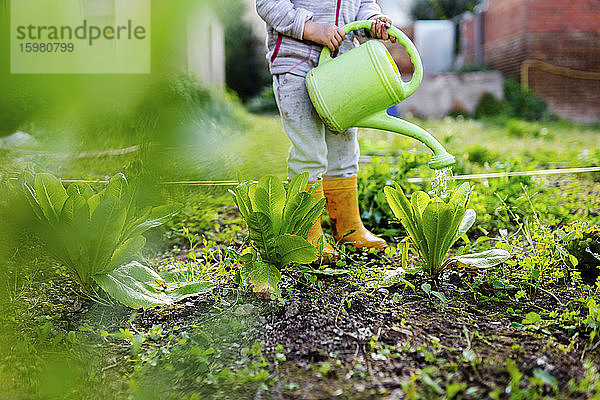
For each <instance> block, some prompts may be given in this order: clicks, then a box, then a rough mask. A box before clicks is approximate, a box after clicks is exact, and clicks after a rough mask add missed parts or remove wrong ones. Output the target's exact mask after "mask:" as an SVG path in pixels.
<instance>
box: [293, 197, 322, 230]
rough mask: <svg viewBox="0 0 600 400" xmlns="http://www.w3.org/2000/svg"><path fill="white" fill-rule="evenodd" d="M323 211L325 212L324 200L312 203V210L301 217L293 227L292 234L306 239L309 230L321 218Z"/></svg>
mask: <svg viewBox="0 0 600 400" xmlns="http://www.w3.org/2000/svg"><path fill="white" fill-rule="evenodd" d="M323 210H325V199H324V198H323V199H321V200H319V201H317V202H316V203H314V205H313V206H312V208H311V209H310V210H309V211H308V212H307V213H306V214H305V215H304V216H303V217H302V219H301V220H300V222H299V223H298V224H296V225H295V226H294V229H293V231H292V233H294V234H296V235H298V236H300V237H303V238H305V239H306V238H307V237H308V232H309V231H310V228H312V226H313V225H314V223H315V221H316V220H317V219H319V218H321V215H322V214H323Z"/></svg>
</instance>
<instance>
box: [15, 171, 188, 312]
mask: <svg viewBox="0 0 600 400" xmlns="http://www.w3.org/2000/svg"><path fill="white" fill-rule="evenodd" d="M131 186H133V185H130V184H129V183H128V182H127V179H125V176H124V175H123V174H117V175H115V176H113V177H112V178H111V179H110V180H109V182H108V185H107V186H106V187H105V188H104V189H103V190H102V191H100V192H99V193H95V192H94V190H93V189H92V188H91V187H90V186H89V185H87V184H81V183H73V184H71V185H69V186H68V188H67V189H66V190H65V188H64V187H63V185H62V183H61V182H60V180H59V179H58V178H56V177H55V176H53V175H51V174H44V173H40V174H36V175H33V174H31V173H29V172H25V173H23V174H22V175H21V178H20V187H21V189H22V193H23V195H24V197H25V199H26V200H27V202H28V203H29V206H30V207H31V210H32V211H33V214H34V218H35V220H36V223H34V224H33V227H34V229H35V231H36V233H37V234H38V236H39V237H40V239H41V240H42V242H43V243H44V244H45V245H46V247H47V249H48V251H49V253H51V255H53V256H54V257H55V258H56V259H57V260H58V261H60V262H61V263H62V264H63V265H65V266H66V267H67V268H68V270H69V271H70V272H72V274H73V276H74V277H75V280H76V281H77V282H78V283H79V284H81V286H82V287H83V288H84V290H86V291H88V292H89V291H93V288H94V287H95V285H98V286H99V287H100V288H102V289H103V290H104V291H105V292H106V293H108V294H109V295H110V296H112V297H113V298H115V299H116V300H117V301H119V302H121V303H123V304H124V305H126V306H129V307H132V308H140V307H152V306H156V305H162V304H168V303H170V302H171V301H173V300H174V299H176V298H177V293H176V291H174V292H173V293H170V294H168V293H165V292H163V291H161V290H160V286H159V285H153V284H152V282H157V281H158V282H160V281H162V279H161V277H160V276H159V275H158V274H157V273H156V272H155V271H153V270H152V269H150V268H148V267H146V266H144V265H142V264H140V263H138V262H135V261H132V259H133V257H134V256H135V255H136V254H137V253H138V252H139V251H140V250H141V249H142V247H143V246H144V244H145V243H146V239H145V238H144V236H142V234H143V233H144V232H145V231H147V230H148V229H150V228H153V227H156V226H159V225H162V224H163V223H165V222H166V221H167V220H168V219H169V218H170V217H171V216H173V215H174V214H176V213H177V212H178V211H179V209H180V208H181V206H180V205H163V206H159V207H153V208H152V207H147V208H144V209H142V210H138V209H137V208H136V206H135V197H136V192H137V191H136V190H135V188H134V187H131ZM188 289H189V288H188Z"/></svg>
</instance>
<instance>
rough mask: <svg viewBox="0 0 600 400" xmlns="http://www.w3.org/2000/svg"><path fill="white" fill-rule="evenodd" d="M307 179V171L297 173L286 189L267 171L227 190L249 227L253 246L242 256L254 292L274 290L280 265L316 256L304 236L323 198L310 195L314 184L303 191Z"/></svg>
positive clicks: (317, 213) (312, 222) (322, 204)
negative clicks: (264, 174)
mask: <svg viewBox="0 0 600 400" xmlns="http://www.w3.org/2000/svg"><path fill="white" fill-rule="evenodd" d="M307 183H308V173H304V174H300V175H296V176H295V177H294V178H293V179H292V180H291V181H290V183H289V187H288V189H287V190H286V189H285V187H284V186H283V184H282V183H281V181H280V180H279V179H277V178H276V177H275V176H272V175H267V176H264V177H262V178H261V179H260V180H259V181H258V183H256V184H248V183H244V184H241V185H239V186H238V187H237V188H235V190H234V191H230V192H231V194H232V195H233V198H234V200H235V203H236V205H237V207H238V209H239V210H240V213H241V214H242V216H243V217H244V220H245V221H246V223H247V224H248V230H249V231H250V239H251V243H252V247H251V249H249V250H247V251H246V252H245V253H246V255H245V256H244V259H245V261H246V263H245V267H246V269H247V275H248V277H249V278H250V282H251V284H252V286H253V290H254V291H255V292H256V293H260V294H263V295H265V294H267V293H269V292H277V286H278V284H279V280H280V279H281V273H280V271H279V268H281V267H282V266H283V265H286V264H289V263H298V264H307V263H311V262H313V261H315V260H316V259H317V250H316V249H315V248H314V247H313V245H312V244H310V243H309V242H308V241H307V236H308V231H309V230H310V228H311V227H312V225H313V224H314V223H315V221H316V220H317V218H319V217H320V216H321V214H322V213H323V209H324V208H325V199H320V200H316V199H313V193H314V191H315V190H316V187H313V188H311V189H310V190H308V191H306V190H305V188H306V185H307Z"/></svg>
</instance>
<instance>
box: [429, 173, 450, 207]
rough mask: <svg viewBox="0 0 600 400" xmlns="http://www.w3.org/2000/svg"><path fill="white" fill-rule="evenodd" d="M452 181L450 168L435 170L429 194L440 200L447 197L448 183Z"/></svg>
mask: <svg viewBox="0 0 600 400" xmlns="http://www.w3.org/2000/svg"><path fill="white" fill-rule="evenodd" d="M451 179H452V167H451V166H450V167H446V168H442V169H436V170H435V177H434V178H433V181H432V182H431V194H433V195H434V196H438V197H440V198H442V199H444V198H446V196H448V181H449V180H451Z"/></svg>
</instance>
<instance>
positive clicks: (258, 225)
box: [246, 212, 275, 262]
mask: <svg viewBox="0 0 600 400" xmlns="http://www.w3.org/2000/svg"><path fill="white" fill-rule="evenodd" d="M246 222H247V223H248V229H249V231H250V239H252V241H253V242H254V244H255V245H256V247H257V248H258V251H259V253H260V254H261V256H262V257H263V259H264V260H265V261H269V262H272V261H273V260H274V241H275V233H274V232H273V227H272V224H271V220H270V219H269V217H268V216H267V215H265V214H264V213H262V212H252V213H250V214H248V218H247V219H246Z"/></svg>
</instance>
